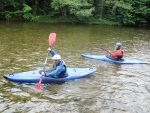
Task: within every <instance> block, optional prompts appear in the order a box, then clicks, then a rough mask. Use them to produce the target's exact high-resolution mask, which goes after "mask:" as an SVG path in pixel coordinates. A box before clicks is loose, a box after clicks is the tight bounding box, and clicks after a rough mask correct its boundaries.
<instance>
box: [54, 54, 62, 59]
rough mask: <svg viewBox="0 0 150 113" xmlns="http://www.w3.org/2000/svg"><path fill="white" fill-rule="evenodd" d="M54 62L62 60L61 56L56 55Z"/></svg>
mask: <svg viewBox="0 0 150 113" xmlns="http://www.w3.org/2000/svg"><path fill="white" fill-rule="evenodd" d="M53 60H61V56H60V55H54V56H53Z"/></svg>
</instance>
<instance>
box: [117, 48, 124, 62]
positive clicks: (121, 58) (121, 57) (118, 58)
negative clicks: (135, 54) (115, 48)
mask: <svg viewBox="0 0 150 113" xmlns="http://www.w3.org/2000/svg"><path fill="white" fill-rule="evenodd" d="M121 52H122V56H118V57H117V58H116V59H117V60H123V53H124V52H123V50H121Z"/></svg>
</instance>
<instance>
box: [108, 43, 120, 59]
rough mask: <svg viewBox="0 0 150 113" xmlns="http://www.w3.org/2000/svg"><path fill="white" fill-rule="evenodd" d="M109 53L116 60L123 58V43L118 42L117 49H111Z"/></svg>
mask: <svg viewBox="0 0 150 113" xmlns="http://www.w3.org/2000/svg"><path fill="white" fill-rule="evenodd" d="M109 54H110V56H111V57H112V58H113V59H114V60H123V50H122V44H121V43H116V51H115V52H111V51H109Z"/></svg>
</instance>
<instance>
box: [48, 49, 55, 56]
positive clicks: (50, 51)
mask: <svg viewBox="0 0 150 113" xmlns="http://www.w3.org/2000/svg"><path fill="white" fill-rule="evenodd" d="M47 50H48V51H49V53H50V54H51V55H52V56H54V55H56V54H57V53H56V52H55V51H54V50H52V49H51V48H50V47H49V48H48V49H47Z"/></svg>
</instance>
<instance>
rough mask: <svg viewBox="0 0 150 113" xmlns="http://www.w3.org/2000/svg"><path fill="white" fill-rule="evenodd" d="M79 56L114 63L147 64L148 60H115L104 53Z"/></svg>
mask: <svg viewBox="0 0 150 113" xmlns="http://www.w3.org/2000/svg"><path fill="white" fill-rule="evenodd" d="M81 56H82V57H84V58H88V59H94V60H100V61H106V62H111V63H115V64H149V62H146V61H140V60H130V59H124V60H123V61H116V60H113V59H110V58H108V57H106V56H105V55H87V54H81Z"/></svg>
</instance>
